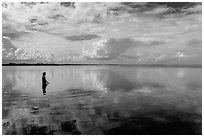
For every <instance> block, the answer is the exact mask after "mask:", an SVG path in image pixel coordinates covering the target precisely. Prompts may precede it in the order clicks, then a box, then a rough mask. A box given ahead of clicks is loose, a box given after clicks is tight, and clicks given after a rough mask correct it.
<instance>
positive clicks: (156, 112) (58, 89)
mask: <svg viewBox="0 0 204 137" xmlns="http://www.w3.org/2000/svg"><path fill="white" fill-rule="evenodd" d="M43 71H46V72H47V76H46V77H47V80H48V81H49V82H50V85H48V88H47V92H48V93H47V95H46V96H43V95H42V91H41V75H42V72H43ZM2 81H3V87H6V88H3V97H4V98H3V101H2V102H3V119H5V118H6V119H9V120H14V121H15V122H16V123H18V124H19V123H20V124H19V125H18V124H16V125H18V126H22V125H25V124H24V123H29V122H32V120H34V121H35V123H38V124H39V125H43V126H44V125H49V126H52V125H53V126H55V127H56V126H59V125H60V123H59V121H60V122H64V121H66V120H70V119H74V120H76V121H77V126H78V127H79V128H80V131H81V132H83V133H84V134H86V133H87V134H88V133H91V132H94V133H95V132H98V128H99V127H108V126H110V127H111V125H112V124H114V120H116V119H117V120H118V122H117V123H119V125H118V126H120V124H121V123H122V121H128V118H132V117H135V116H138V115H139V116H140V115H141V116H147V117H148V118H149V117H150V116H151V117H152V118H153V120H156V121H160V120H162V119H164V120H166V121H171V119H170V118H169V116H173V117H175V118H177V119H179V118H180V119H181V120H183V121H184V120H185V121H188V120H189V121H193V122H194V123H196V122H198V123H199V122H200V121H201V112H202V111H201V110H202V104H201V103H202V96H201V94H202V92H201V81H202V80H201V69H195V68H137V67H108V66H107V67H106V66H103V67H88V66H85V67H81V66H80V67H15V68H14V67H10V68H9V67H3V80H2ZM11 88H12V89H13V90H10V89H11ZM74 88H77V89H79V88H80V89H82V90H79V91H80V94H81V92H84V91H86V89H96V90H100V91H103V92H93V94H92V92H90V93H91V94H90V95H88V96H86V95H84V96H75V97H72V96H70V95H71V94H70V93H71V92H70V93H69V92H67V91H66V92H63V91H65V90H67V89H74ZM84 89H85V90H84ZM111 91H114V92H111ZM121 91H124V92H121ZM125 91H129V92H125ZM50 92H52V94H49V93H50ZM27 93H30V94H27ZM31 93H32V95H31ZM58 93H59V94H58ZM33 94H39V95H40V97H39V98H36V96H33ZM34 106H38V107H39V110H40V111H39V113H38V114H37V115H33V113H31V112H32V109H31V108H32V107H34ZM195 116H196V117H195ZM123 118H126V119H127V120H124V119H123ZM137 119H140V118H137ZM56 120H58V123H57V122H56ZM25 121H27V122H25ZM160 122H161V121H160ZM141 123H143V121H142V120H141ZM141 123H135V122H134V124H138V125H139V124H141ZM166 125H167V126H168V124H166ZM190 125H192V123H191V124H189V125H188V126H190ZM148 126H149V125H148ZM188 126H187V127H188ZM59 127H60V126H59ZM93 129H94V130H93ZM57 130H59V129H57ZM192 130H193V129H192ZM99 131H100V132H102V131H101V130H99Z"/></svg>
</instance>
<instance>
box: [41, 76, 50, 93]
mask: <svg viewBox="0 0 204 137" xmlns="http://www.w3.org/2000/svg"><path fill="white" fill-rule="evenodd" d="M45 75H46V72H43V76H42V90H43V95H46V87H47V85H48V84H49V82H48V81H47V80H46V77H45Z"/></svg>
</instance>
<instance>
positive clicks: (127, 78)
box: [3, 67, 201, 93]
mask: <svg viewBox="0 0 204 137" xmlns="http://www.w3.org/2000/svg"><path fill="white" fill-rule="evenodd" d="M43 71H46V72H47V76H46V77H47V80H48V81H49V82H50V85H48V87H47V90H48V91H49V92H60V91H64V90H67V89H74V88H83V89H96V90H101V91H107V90H109V91H114V90H121V91H129V90H134V89H138V90H139V89H142V88H150V89H152V88H165V89H168V90H173V91H178V92H185V91H186V90H188V88H189V87H188V86H189V85H190V86H194V87H195V86H197V88H201V75H200V74H201V69H193V68H135V67H117V68H112V67H97V68H96V67H45V68H44V67H27V68H22V67H17V68H3V86H4V85H6V83H7V82H8V81H9V82H10V83H12V84H13V85H14V87H13V89H15V90H21V91H23V92H29V93H41V77H42V72H43ZM39 91H40V92H39Z"/></svg>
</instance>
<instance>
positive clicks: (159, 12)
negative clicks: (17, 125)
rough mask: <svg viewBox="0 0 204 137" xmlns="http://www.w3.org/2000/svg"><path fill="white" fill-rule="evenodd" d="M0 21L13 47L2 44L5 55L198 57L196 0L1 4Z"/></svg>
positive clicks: (199, 39)
mask: <svg viewBox="0 0 204 137" xmlns="http://www.w3.org/2000/svg"><path fill="white" fill-rule="evenodd" d="M2 21H3V22H2V34H3V36H4V38H5V39H8V40H11V42H12V43H13V44H14V45H16V46H17V48H16V49H14V50H13V51H12V52H10V51H9V50H7V49H6V46H5V45H4V47H3V53H4V55H5V56H4V57H5V58H11V57H17V58H19V59H23V58H31V59H32V58H33V59H35V60H43V59H44V60H49V61H57V60H60V59H62V60H65V61H67V62H69V61H74V60H75V61H78V60H82V59H84V60H83V61H90V60H92V61H93V60H95V61H101V60H103V61H106V60H107V61H110V60H115V59H120V60H121V61H124V62H125V61H127V60H126V59H128V61H130V60H134V61H135V60H137V61H140V62H144V61H145V60H146V61H149V62H150V63H151V62H157V61H162V60H165V61H169V59H170V58H171V56H174V57H175V58H173V57H172V59H173V61H172V62H174V61H176V58H184V57H182V54H181V53H183V55H185V56H186V57H185V59H186V60H187V58H194V59H197V58H199V57H201V55H202V52H201V48H202V29H201V28H202V3H168V2H167V3H166V2H164V3H161V2H159V3H147V2H145V3H143V2H142V3H138V2H133V3H129V2H128V3H119V2H118V3H111V2H108V3H101V2H99V3H70V2H67V3H49V2H45V3H35V2H34V3H3V8H2ZM102 38H107V39H106V40H102V41H99V42H96V41H98V39H102ZM82 40H83V43H82ZM93 43H94V44H93ZM25 44H28V45H29V46H30V48H29V49H27V48H23V46H24V45H25ZM92 44H93V45H92ZM90 45H91V46H90ZM70 49H71V50H74V51H76V53H79V54H80V53H82V54H81V55H76V56H70V55H69V54H70V51H69V50H70ZM130 49H131V50H130ZM14 51H16V54H15V53H14ZM179 52H180V53H179ZM177 53H178V54H177ZM138 54H140V56H137V55H138ZM45 55H46V56H45ZM155 60H156V61H155ZM192 60H193V59H192ZM136 63H137V62H136ZM189 63H190V61H189Z"/></svg>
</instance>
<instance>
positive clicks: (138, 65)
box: [2, 64, 202, 68]
mask: <svg viewBox="0 0 204 137" xmlns="http://www.w3.org/2000/svg"><path fill="white" fill-rule="evenodd" d="M2 66H135V67H188V68H202V65H166V64H2Z"/></svg>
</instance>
